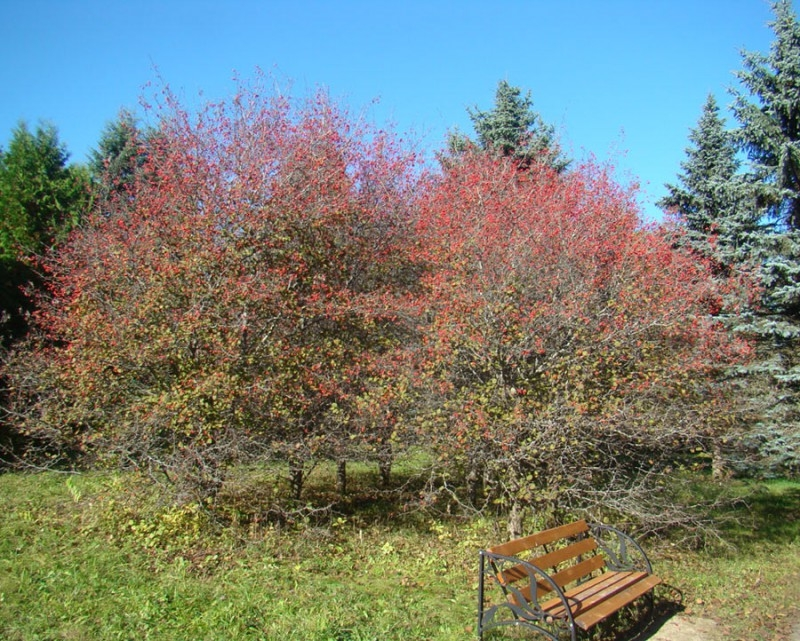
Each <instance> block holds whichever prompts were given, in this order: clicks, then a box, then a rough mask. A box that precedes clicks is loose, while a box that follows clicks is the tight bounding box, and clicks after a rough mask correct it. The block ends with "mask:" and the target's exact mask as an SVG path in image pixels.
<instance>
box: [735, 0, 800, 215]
mask: <svg viewBox="0 0 800 641" xmlns="http://www.w3.org/2000/svg"><path fill="white" fill-rule="evenodd" d="M773 11H774V13H775V19H774V21H773V22H771V23H770V26H771V27H772V29H773V31H774V33H775V39H774V41H773V43H772V47H771V49H770V53H769V54H768V55H765V54H762V53H759V52H744V53H743V54H742V55H743V59H744V70H743V71H740V72H738V73H737V76H738V78H739V80H740V82H741V84H742V86H743V87H744V89H746V91H747V93H749V96H748V95H746V94H745V93H743V92H742V91H734V92H733V93H734V96H735V103H734V106H733V109H734V113H735V115H736V118H737V119H738V121H739V122H740V123H741V129H740V130H739V136H740V141H741V144H742V147H743V149H744V150H745V151H746V152H747V155H748V157H749V159H750V161H751V162H752V171H753V173H754V176H755V177H756V178H757V179H758V181H759V184H760V187H761V188H760V190H759V194H758V196H759V200H760V202H761V203H762V204H763V205H764V206H765V207H766V208H767V210H768V212H769V213H770V214H771V215H772V217H773V218H774V219H775V220H777V221H779V222H780V223H782V224H784V225H785V226H786V227H787V228H790V229H800V24H798V22H797V17H796V16H795V14H794V12H793V10H792V4H791V2H790V1H789V0H780V1H779V2H776V3H775V4H774V5H773ZM750 98H752V99H753V100H751V99H750Z"/></svg>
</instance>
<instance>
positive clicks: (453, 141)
mask: <svg viewBox="0 0 800 641" xmlns="http://www.w3.org/2000/svg"><path fill="white" fill-rule="evenodd" d="M467 111H468V113H469V117H470V120H472V125H473V127H474V129H475V133H476V135H477V138H478V139H477V146H478V147H479V148H480V149H482V150H484V151H491V152H494V153H498V154H500V155H503V156H513V157H514V158H515V159H517V160H518V161H519V162H520V164H521V165H522V166H526V167H527V166H529V165H530V164H531V163H532V162H535V161H539V162H544V163H545V164H547V165H549V166H551V167H552V168H553V169H555V170H556V171H559V172H560V171H564V170H565V169H566V168H567V166H568V165H569V162H570V161H569V160H567V159H566V158H564V156H563V155H562V152H561V148H560V146H559V144H558V141H557V140H556V135H555V129H554V128H553V127H552V125H548V124H546V123H545V122H544V121H543V120H542V118H541V116H540V115H539V114H538V113H537V112H536V111H534V110H533V101H532V99H531V94H530V92H528V93H526V94H525V95H523V94H522V90H521V89H519V88H518V87H513V86H511V85H510V84H508V82H506V81H505V80H501V81H500V83H499V84H498V85H497V92H496V94H495V101H494V107H493V108H492V109H490V110H489V111H481V110H480V109H477V108H475V109H468V110H467ZM474 144H475V143H472V141H470V140H469V139H468V138H466V137H464V136H463V135H461V134H459V133H455V134H453V135H452V136H451V138H450V151H451V153H454V154H456V155H457V154H458V153H459V152H461V151H463V150H464V149H466V148H468V147H469V146H470V145H474Z"/></svg>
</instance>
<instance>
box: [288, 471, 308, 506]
mask: <svg viewBox="0 0 800 641" xmlns="http://www.w3.org/2000/svg"><path fill="white" fill-rule="evenodd" d="M304 481H305V475H304V473H303V464H302V463H296V462H290V463H289V485H291V488H292V498H293V499H294V500H295V501H299V500H300V496H301V495H302V494H303V483H304Z"/></svg>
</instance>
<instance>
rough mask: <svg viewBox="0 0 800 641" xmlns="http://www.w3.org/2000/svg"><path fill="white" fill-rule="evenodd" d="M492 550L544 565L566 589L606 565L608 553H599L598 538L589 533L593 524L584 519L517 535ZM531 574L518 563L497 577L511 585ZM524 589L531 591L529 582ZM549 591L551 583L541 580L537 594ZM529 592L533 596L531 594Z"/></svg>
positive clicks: (541, 594) (540, 566) (527, 596)
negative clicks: (529, 533) (605, 557)
mask: <svg viewBox="0 0 800 641" xmlns="http://www.w3.org/2000/svg"><path fill="white" fill-rule="evenodd" d="M488 551H489V552H491V553H493V554H501V555H503V556H515V557H518V558H519V559H520V560H522V561H527V562H528V563H531V564H533V565H535V566H537V567H539V568H541V569H542V570H544V571H545V572H546V573H547V574H548V576H549V577H550V578H551V579H552V580H553V582H554V583H556V585H558V587H560V588H562V589H564V588H565V587H566V586H568V585H570V584H571V583H574V582H576V581H578V580H580V579H583V578H586V577H588V576H589V575H591V574H592V573H593V572H595V571H597V570H600V569H602V568H604V567H605V564H606V563H605V559H604V557H603V556H602V555H601V554H598V553H597V542H596V541H595V539H594V537H592V536H591V534H590V533H589V526H588V524H587V523H586V521H584V520H581V521H576V522H575V523H568V524H566V525H561V526H559V527H556V528H552V529H550V530H543V531H542V532H537V533H536V534H531V535H530V536H526V537H523V538H521V539H515V540H513V541H509V542H508V543H503V544H502V545H497V546H495V547H493V548H490V549H489V550H488ZM527 576H528V573H527V572H526V571H525V569H524V567H523V566H522V565H516V566H513V567H511V568H508V569H506V570H503V571H502V572H499V573H498V575H497V579H498V581H500V583H501V584H502V585H507V584H510V583H514V582H515V581H519V580H520V579H523V578H526V577H527ZM522 591H523V593H528V592H529V586H528V587H526V588H523V590H522ZM549 592H552V587H551V586H550V585H549V584H547V583H546V582H544V581H538V582H537V598H542V597H543V596H545V595H546V594H548V593H549ZM525 596H526V598H530V595H529V594H525Z"/></svg>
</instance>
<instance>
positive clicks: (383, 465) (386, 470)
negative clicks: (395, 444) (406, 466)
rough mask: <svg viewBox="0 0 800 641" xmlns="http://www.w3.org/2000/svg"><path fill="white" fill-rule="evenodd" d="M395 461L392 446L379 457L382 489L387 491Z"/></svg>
mask: <svg viewBox="0 0 800 641" xmlns="http://www.w3.org/2000/svg"><path fill="white" fill-rule="evenodd" d="M393 461H394V456H393V455H392V448H391V446H388V447H387V448H386V449H385V450H383V451H382V452H381V453H380V455H379V456H378V474H380V477H381V489H384V490H385V489H387V488H388V487H389V481H390V480H391V474H392V462H393Z"/></svg>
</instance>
